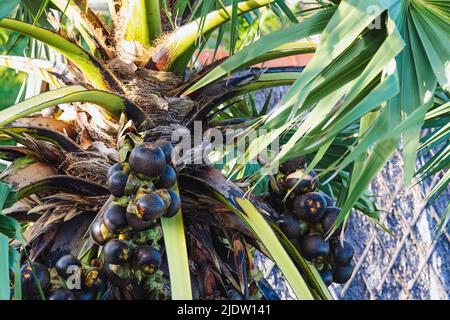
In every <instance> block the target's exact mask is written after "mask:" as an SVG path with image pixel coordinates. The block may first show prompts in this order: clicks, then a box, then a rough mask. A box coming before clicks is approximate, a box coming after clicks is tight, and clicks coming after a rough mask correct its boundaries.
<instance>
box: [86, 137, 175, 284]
mask: <svg viewBox="0 0 450 320" xmlns="http://www.w3.org/2000/svg"><path fill="white" fill-rule="evenodd" d="M172 152H173V147H172V145H171V144H170V143H169V142H167V141H164V140H158V141H156V142H155V143H148V142H144V143H141V144H137V145H135V146H134V148H133V149H132V150H131V152H129V155H128V156H127V157H126V158H125V159H124V161H123V162H121V163H117V164H114V165H113V166H111V168H110V169H109V171H108V174H107V184H108V189H109V190H110V192H111V194H112V196H113V197H114V201H113V203H112V204H111V205H110V206H109V207H108V208H107V209H106V210H105V212H104V214H103V215H102V216H100V217H99V218H98V219H96V220H95V221H94V223H93V224H92V226H91V229H90V234H91V238H92V240H93V241H94V242H95V243H96V244H98V245H99V246H103V261H104V268H105V269H106V270H107V272H106V275H107V277H108V280H109V281H110V282H111V283H112V284H113V285H116V286H118V287H124V286H126V285H128V283H129V281H130V277H131V274H133V275H135V274H136V272H140V275H139V277H140V278H142V277H143V276H144V277H145V276H146V275H147V276H152V275H154V274H155V272H156V271H157V270H158V269H159V267H160V264H161V253H160V251H159V250H158V245H157V244H156V245H155V241H154V239H153V240H152V239H151V238H149V237H148V235H149V234H151V233H152V231H153V232H155V230H157V228H158V219H159V218H161V217H165V218H171V217H173V216H174V215H175V214H176V213H177V212H178V210H179V209H180V207H181V200H180V197H179V195H178V194H177V193H176V192H175V191H173V190H172V189H171V188H173V187H174V186H175V185H176V182H177V174H176V171H175V169H174V167H173V165H172V161H171V159H172ZM149 232H150V233H149Z"/></svg>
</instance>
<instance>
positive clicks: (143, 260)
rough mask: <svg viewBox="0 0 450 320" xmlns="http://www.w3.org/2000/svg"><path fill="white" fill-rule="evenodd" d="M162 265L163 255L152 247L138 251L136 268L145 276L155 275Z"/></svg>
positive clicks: (139, 248) (138, 249) (141, 247)
mask: <svg viewBox="0 0 450 320" xmlns="http://www.w3.org/2000/svg"><path fill="white" fill-rule="evenodd" d="M160 265H161V253H160V252H159V250H157V249H156V248H154V247H152V246H150V245H141V246H139V247H138V248H137V249H136V266H137V267H138V268H139V270H141V271H142V272H143V273H145V274H153V273H155V272H156V270H158V269H159V267H160Z"/></svg>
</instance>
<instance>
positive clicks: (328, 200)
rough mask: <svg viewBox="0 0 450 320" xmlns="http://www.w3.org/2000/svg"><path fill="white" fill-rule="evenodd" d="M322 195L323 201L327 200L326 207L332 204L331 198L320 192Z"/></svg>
mask: <svg viewBox="0 0 450 320" xmlns="http://www.w3.org/2000/svg"><path fill="white" fill-rule="evenodd" d="M322 197H324V198H325V201H326V202H327V207H332V206H333V199H332V198H331V197H330V196H329V195H327V194H326V193H322Z"/></svg>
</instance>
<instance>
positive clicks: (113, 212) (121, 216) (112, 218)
mask: <svg viewBox="0 0 450 320" xmlns="http://www.w3.org/2000/svg"><path fill="white" fill-rule="evenodd" d="M126 211H127V210H126V208H125V207H123V206H119V205H117V204H113V205H112V206H110V207H109V208H108V209H106V211H105V213H104V215H103V222H104V224H105V227H106V229H108V231H109V232H111V233H112V234H118V233H120V232H121V231H122V230H124V229H125V228H126V227H127V226H128V223H127V217H126V213H127V212H126Z"/></svg>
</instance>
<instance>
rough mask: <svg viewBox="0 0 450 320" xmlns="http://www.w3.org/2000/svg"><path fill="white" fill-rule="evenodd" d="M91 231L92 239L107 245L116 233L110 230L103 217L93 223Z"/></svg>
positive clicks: (99, 243) (101, 244)
mask: <svg viewBox="0 0 450 320" xmlns="http://www.w3.org/2000/svg"><path fill="white" fill-rule="evenodd" d="M89 233H90V235H91V239H92V241H94V242H95V243H96V244H98V245H100V246H103V245H105V243H106V242H108V241H109V240H111V239H112V238H114V235H113V234H111V232H109V231H108V229H107V228H106V226H105V224H104V223H103V219H96V220H95V221H94V223H93V224H92V226H91V228H90V230H89Z"/></svg>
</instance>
